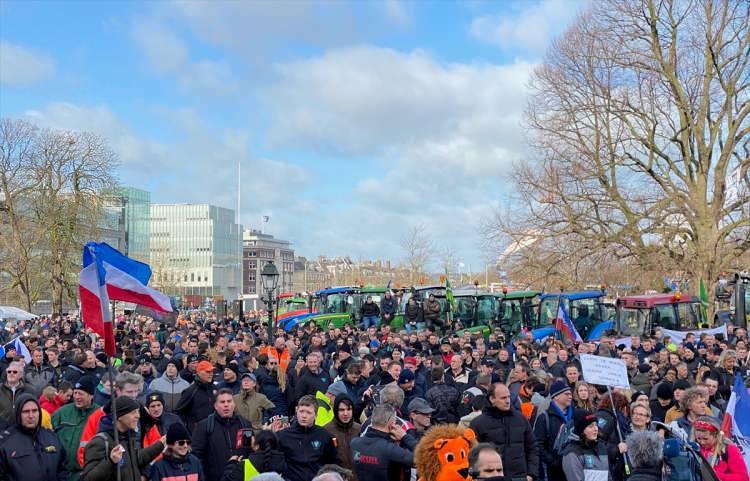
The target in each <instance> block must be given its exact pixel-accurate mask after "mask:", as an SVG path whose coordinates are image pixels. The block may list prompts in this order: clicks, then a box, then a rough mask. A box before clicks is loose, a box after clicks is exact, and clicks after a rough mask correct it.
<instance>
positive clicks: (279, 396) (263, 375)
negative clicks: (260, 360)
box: [255, 367, 289, 417]
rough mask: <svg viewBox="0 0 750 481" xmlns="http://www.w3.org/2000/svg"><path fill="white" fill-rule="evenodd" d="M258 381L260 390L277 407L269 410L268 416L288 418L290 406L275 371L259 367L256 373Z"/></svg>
mask: <svg viewBox="0 0 750 481" xmlns="http://www.w3.org/2000/svg"><path fill="white" fill-rule="evenodd" d="M255 376H256V377H257V379H258V390H259V391H260V393H261V394H263V395H265V396H266V397H267V398H268V400H269V401H271V402H272V403H273V405H274V406H275V407H274V408H273V409H269V410H268V416H269V417H274V416H286V415H288V414H289V404H287V398H286V393H285V392H284V390H282V389H281V385H280V384H279V378H278V376H277V375H276V373H275V372H274V371H268V370H266V368H264V367H259V368H258V369H257V370H256V371H255Z"/></svg>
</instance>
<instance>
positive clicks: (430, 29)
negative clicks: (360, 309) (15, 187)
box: [0, 0, 580, 271]
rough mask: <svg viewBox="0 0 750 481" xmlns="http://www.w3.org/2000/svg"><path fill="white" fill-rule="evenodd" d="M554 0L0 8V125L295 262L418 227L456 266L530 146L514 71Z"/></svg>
mask: <svg viewBox="0 0 750 481" xmlns="http://www.w3.org/2000/svg"><path fill="white" fill-rule="evenodd" d="M579 6H580V3H576V2H575V1H573V0H542V1H532V0H528V1H525V0H517V1H512V0H507V1H501V0H496V1H479V0H465V1H458V0H457V1H448V0H441V1H434V2H429V1H426V0H425V1H407V0H383V1H374V0H372V1H366V0H358V1H349V2H347V1H343V0H340V1H339V0H336V1H334V0H329V1H322V2H312V1H310V2H307V1H303V0H274V1H270V0H268V1H265V0H263V1H261V0H256V1H240V0H214V1H211V2H209V1H200V0H191V1H167V0H164V1H156V2H138V1H135V2H126V1H102V2H92V1H90V0H85V1H78V2H75V1H62V0H49V1H33V0H23V1H20V0H4V1H3V2H2V3H1V4H0V114H1V115H2V116H3V117H13V118H25V119H28V120H30V121H32V122H35V123H37V124H38V125H41V126H50V127H55V128H64V129H76V130H89V131H93V132H96V133H98V134H100V135H102V136H104V137H106V138H107V139H108V140H109V142H110V144H111V146H112V148H113V149H114V150H115V151H116V152H117V154H118V155H119V158H120V162H121V168H120V170H119V172H118V177H119V179H120V181H121V182H122V183H123V184H125V185H132V186H134V187H139V188H143V189H146V190H149V191H150V192H151V195H152V201H154V202H192V203H212V204H216V205H220V206H224V207H229V208H235V206H236V195H237V187H236V186H237V180H236V172H237V163H238V162H240V163H241V164H242V186H243V187H242V216H241V217H242V218H241V220H242V223H243V224H244V225H245V226H246V227H248V226H249V227H258V224H259V221H260V218H261V216H262V215H264V214H267V215H270V216H271V221H270V224H269V226H268V231H269V232H271V233H273V234H275V235H277V236H280V237H283V238H286V239H289V240H291V241H292V242H293V243H294V246H295V248H296V250H297V252H298V253H300V254H303V255H308V256H315V255H318V254H323V255H329V256H333V255H350V256H352V258H354V259H355V260H356V259H359V258H390V259H392V260H394V261H396V260H399V259H400V258H401V257H402V251H401V249H400V247H399V242H398V241H399V239H400V238H401V237H403V235H404V233H405V232H406V231H408V230H409V229H410V228H411V227H412V226H414V225H415V224H417V223H419V222H423V223H424V224H425V225H426V226H427V229H428V233H429V235H430V236H431V237H432V238H433V239H434V240H435V243H436V244H439V245H441V246H450V247H451V248H452V249H453V250H454V251H455V252H456V253H457V255H458V257H459V258H460V259H461V260H463V261H464V262H465V263H466V264H469V265H472V267H473V268H474V270H475V271H481V270H483V269H484V263H485V262H486V261H487V259H488V253H486V252H484V251H482V250H481V249H480V244H481V239H480V235H479V225H480V223H481V221H482V219H483V218H486V217H487V216H488V215H489V214H490V212H491V211H492V209H493V208H497V207H505V206H507V202H505V200H504V199H505V198H506V196H507V194H508V192H509V190H510V189H512V188H513V186H512V185H509V182H508V178H507V172H508V170H509V168H510V166H511V165H512V163H513V162H517V161H520V160H521V159H524V158H527V157H528V156H529V155H530V154H529V152H528V151H527V150H526V148H525V147H524V132H523V129H522V128H521V125H520V120H521V118H522V114H523V109H524V105H525V102H526V100H525V94H526V85H527V81H528V78H529V74H530V72H531V71H532V70H533V68H534V66H535V65H536V64H537V63H538V62H540V60H541V58H542V57H543V55H544V51H545V49H546V48H547V46H548V45H549V43H550V41H551V40H552V39H553V38H554V37H555V36H556V35H559V34H560V33H561V32H562V31H563V30H564V29H565V27H566V26H567V25H568V24H569V23H570V22H571V21H572V19H573V18H574V16H575V14H576V12H577V9H578V7H579Z"/></svg>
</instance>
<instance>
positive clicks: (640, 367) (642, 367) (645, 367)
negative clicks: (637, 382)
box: [638, 363, 651, 374]
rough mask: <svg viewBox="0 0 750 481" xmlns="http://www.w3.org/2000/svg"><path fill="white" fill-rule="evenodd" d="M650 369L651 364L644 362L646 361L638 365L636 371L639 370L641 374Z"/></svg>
mask: <svg viewBox="0 0 750 481" xmlns="http://www.w3.org/2000/svg"><path fill="white" fill-rule="evenodd" d="M650 370H651V366H650V365H648V364H646V363H644V364H639V365H638V372H640V373H642V374H645V373H647V372H649V371H650Z"/></svg>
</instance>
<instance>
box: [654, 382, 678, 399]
mask: <svg viewBox="0 0 750 481" xmlns="http://www.w3.org/2000/svg"><path fill="white" fill-rule="evenodd" d="M656 397H657V398H659V399H673V398H674V391H673V390H672V386H670V385H669V383H668V382H663V383H661V384H659V387H657V388H656Z"/></svg>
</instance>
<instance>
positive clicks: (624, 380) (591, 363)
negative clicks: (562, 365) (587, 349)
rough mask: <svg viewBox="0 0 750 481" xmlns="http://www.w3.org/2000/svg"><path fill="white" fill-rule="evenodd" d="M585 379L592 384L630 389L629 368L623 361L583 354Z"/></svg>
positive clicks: (582, 365) (582, 362) (582, 361)
mask: <svg viewBox="0 0 750 481" xmlns="http://www.w3.org/2000/svg"><path fill="white" fill-rule="evenodd" d="M581 367H582V368H583V379H584V381H586V382H589V383H592V384H601V385H602V386H611V387H622V388H625V389H628V388H629V387H630V382H629V381H628V368H627V367H626V366H625V361H623V360H622V359H613V358H610V357H602V356H592V355H591V354H581Z"/></svg>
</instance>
